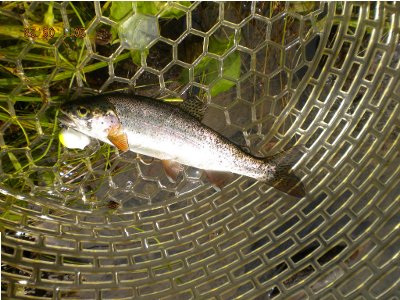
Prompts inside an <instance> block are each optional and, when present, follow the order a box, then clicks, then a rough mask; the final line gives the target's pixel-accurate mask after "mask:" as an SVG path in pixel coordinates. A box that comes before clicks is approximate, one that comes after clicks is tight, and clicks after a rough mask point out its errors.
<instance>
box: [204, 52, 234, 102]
mask: <svg viewBox="0 0 400 300" xmlns="http://www.w3.org/2000/svg"><path fill="white" fill-rule="evenodd" d="M240 63H241V59H240V55H239V53H237V52H234V53H232V54H230V55H229V56H228V57H227V58H225V59H224V64H223V72H222V73H223V76H224V77H227V78H232V79H233V80H235V79H239V77H240ZM234 85H235V82H234V81H232V80H227V79H224V78H220V79H218V80H217V82H216V83H215V84H214V85H213V86H212V87H211V91H210V92H211V96H216V95H218V94H220V93H223V92H225V91H227V90H229V89H230V88H231V87H233V86H234Z"/></svg>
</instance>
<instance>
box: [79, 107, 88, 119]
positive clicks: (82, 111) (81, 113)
mask: <svg viewBox="0 0 400 300" xmlns="http://www.w3.org/2000/svg"><path fill="white" fill-rule="evenodd" d="M88 113H89V110H88V109H87V108H86V107H84V106H79V107H78V115H79V116H80V117H82V118H83V117H86V116H87V114H88Z"/></svg>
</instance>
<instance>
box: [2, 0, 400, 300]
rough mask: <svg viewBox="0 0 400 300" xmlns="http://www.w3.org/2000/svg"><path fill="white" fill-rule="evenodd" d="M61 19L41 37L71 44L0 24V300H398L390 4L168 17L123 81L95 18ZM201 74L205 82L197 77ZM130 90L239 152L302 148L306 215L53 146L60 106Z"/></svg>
mask: <svg viewBox="0 0 400 300" xmlns="http://www.w3.org/2000/svg"><path fill="white" fill-rule="evenodd" d="M74 3H75V5H73V4H71V3H70V2H55V3H54V4H53V5H54V7H53V10H54V15H55V16H56V17H55V18H56V20H55V21H54V22H55V23H54V26H55V27H56V26H59V27H60V28H63V30H72V28H73V27H74V26H75V27H78V26H83V25H84V29H85V33H86V34H85V36H84V37H81V38H75V39H72V38H70V37H65V36H62V35H58V36H56V37H54V38H53V39H51V40H40V39H32V38H27V37H25V36H18V35H17V34H14V33H13V28H14V27H16V26H21V25H23V26H25V27H28V28H29V26H32V24H34V23H38V22H40V21H41V19H42V18H43V14H44V13H45V12H46V10H47V7H48V5H49V4H48V3H46V4H43V3H39V2H32V3H23V2H21V3H20V4H18V5H16V6H14V7H10V5H11V4H10V3H7V2H5V3H3V4H1V8H0V16H1V20H2V22H4V23H5V22H6V21H5V20H7V25H5V24H3V25H1V26H2V27H4V26H9V30H8V32H0V37H2V39H1V44H0V62H1V65H2V68H1V74H2V77H1V78H0V105H1V112H0V117H1V120H0V145H1V152H0V163H1V165H0V166H1V170H0V193H1V196H0V207H1V210H0V222H1V223H0V224H1V234H2V236H1V237H2V279H1V280H2V285H1V287H2V296H3V297H4V298H5V299H25V298H26V299H36V298H38V299H39V298H40V299H132V298H136V297H143V298H148V299H193V298H202V299H234V298H238V297H243V298H245V299H274V298H276V299H310V298H312V299H370V298H379V299H399V298H400V293H399V290H400V288H399V278H400V268H399V256H398V253H399V249H400V238H399V236H400V235H399V224H400V219H399V216H400V208H399V207H400V198H399V190H400V188H399V181H400V176H399V165H400V163H399V162H400V160H399V136H398V134H399V115H400V114H399V99H400V83H399V82H400V81H399V76H400V43H399V35H400V5H399V3H384V2H377V3H367V2H362V3H355V2H354V3H353V2H347V3H341V2H329V3H319V2H314V3H307V2H298V3H288V2H251V3H248V2H236V3H233V2H232V3H230V2H227V3H213V2H206V3H202V2H195V3H191V4H190V3H189V4H188V5H184V4H183V3H181V4H179V3H170V4H168V5H169V7H172V8H173V9H174V10H175V11H179V17H176V18H163V17H162V15H158V19H157V20H158V22H159V25H160V36H159V37H158V38H156V39H155V40H153V41H152V42H151V44H150V45H149V46H148V47H147V49H148V51H147V52H146V51H143V52H142V53H140V52H139V55H138V56H137V57H138V58H137V59H138V60H139V61H137V60H136V63H134V61H133V60H134V59H133V58H132V56H133V54H132V53H131V52H130V51H129V50H127V49H125V48H124V46H123V45H121V43H120V42H119V41H118V40H117V41H116V42H114V43H112V44H111V43H109V42H108V41H107V38H109V36H110V32H112V29H113V28H116V27H117V25H118V22H116V21H115V20H112V18H110V6H109V3H108V4H107V3H98V2H97V3H90V4H86V6H85V7H88V9H87V11H84V12H83V11H81V13H80V14H78V13H77V11H78V12H79V5H78V3H77V2H74ZM165 5H167V4H165ZM78 16H79V17H78ZM57 18H58V19H57ZM79 19H81V20H79ZM82 23H83V24H82ZM4 36H6V37H7V39H5V38H4ZM224 39H225V40H230V42H229V43H228V44H226V45H227V46H226V47H225V48H226V49H223V51H217V53H216V52H215V51H214V52H213V51H211V48H212V47H211V44H212V42H213V41H215V40H224ZM104 40H106V41H104ZM232 57H234V58H235V59H237V61H239V63H240V64H239V65H240V74H239V76H233V75H232V74H231V73H229V72H225V71H224V70H226V69H229V68H230V62H231V61H232ZM204 59H208V60H209V61H212V62H213V64H214V65H215V66H217V68H215V71H214V72H215V73H217V74H216V75H213V76H212V77H210V75H209V74H206V75H204V74H203V75H199V74H197V73H196V67H198V66H199V65H201V64H202V62H204ZM35 70H36V71H35ZM37 70H41V73H37ZM182 74H187V79H186V80H182ZM204 76H206V77H207V76H209V77H208V78H211V79H209V80H208V81H207V80H205V79H204V78H205V77H204ZM221 78H222V79H224V80H225V82H229V84H228V85H229V89H226V90H224V91H223V92H221V93H218V94H214V93H213V86H216V85H217V84H218V80H221ZM124 88H130V89H133V90H134V91H135V92H136V93H138V94H143V95H148V96H153V97H169V98H172V97H180V98H185V97H187V96H188V95H189V94H190V95H192V94H196V95H197V96H198V97H200V98H201V99H202V101H204V102H206V103H207V105H208V110H207V113H206V116H205V119H204V123H205V124H207V125H209V126H210V127H212V128H214V129H215V130H217V131H218V132H220V133H221V134H223V135H224V136H226V137H228V138H229V139H230V140H232V141H234V142H235V143H238V144H241V145H242V146H243V147H247V148H248V149H249V151H250V152H252V153H259V154H263V155H266V154H267V153H276V152H277V151H280V150H282V149H288V148H290V147H292V146H293V145H294V144H300V145H302V146H301V147H302V149H303V150H304V151H303V152H304V155H303V156H302V158H301V160H300V161H299V163H298V164H297V165H296V167H295V170H296V172H297V174H298V175H299V176H300V177H301V178H302V180H303V182H304V184H305V186H306V189H307V196H306V197H305V198H303V199H301V200H297V199H293V198H292V197H290V196H287V195H286V194H284V193H281V192H279V191H277V190H275V189H273V188H271V187H269V186H266V185H264V184H261V183H259V182H256V181H254V180H251V179H249V178H246V177H243V176H235V177H234V178H233V179H232V181H231V182H230V183H229V184H228V185H227V186H225V187H224V188H222V189H221V190H218V189H216V188H215V187H214V186H213V185H212V184H210V183H209V182H208V180H207V179H206V178H205V176H204V174H203V172H202V171H201V170H197V169H194V168H191V167H185V169H184V172H183V174H182V175H181V176H180V177H179V178H178V180H177V181H175V182H172V181H170V180H169V179H168V178H167V176H166V175H165V173H164V171H163V170H162V167H161V163H160V161H158V160H155V159H152V158H149V157H144V156H139V155H136V154H135V153H119V152H118V151H117V150H115V149H113V148H112V147H110V146H107V145H103V144H101V143H96V142H93V143H92V144H91V145H89V147H87V148H86V149H85V150H79V151H78V150H72V149H66V148H64V147H62V146H60V144H59V142H58V138H57V132H58V122H57V120H56V117H57V108H58V106H59V104H60V103H61V102H63V101H66V99H67V98H77V97H79V95H80V94H82V93H85V92H93V93H94V92H107V91H113V90H118V89H124ZM194 155H195V154H194Z"/></svg>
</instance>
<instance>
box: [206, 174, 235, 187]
mask: <svg viewBox="0 0 400 300" xmlns="http://www.w3.org/2000/svg"><path fill="white" fill-rule="evenodd" d="M205 173H206V175H207V178H208V180H210V182H211V183H212V184H214V185H215V186H217V187H218V188H220V189H222V188H223V187H224V186H226V185H227V184H228V183H229V182H230V181H232V178H233V174H232V173H229V172H220V171H209V170H206V171H205Z"/></svg>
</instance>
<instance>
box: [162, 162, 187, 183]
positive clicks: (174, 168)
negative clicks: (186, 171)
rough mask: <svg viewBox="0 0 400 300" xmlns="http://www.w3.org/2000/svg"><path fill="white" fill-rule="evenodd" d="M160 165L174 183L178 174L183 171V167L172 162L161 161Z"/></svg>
mask: <svg viewBox="0 0 400 300" xmlns="http://www.w3.org/2000/svg"><path fill="white" fill-rule="evenodd" d="M161 163H162V165H163V167H164V170H165V173H167V175H168V177H170V178H171V179H172V180H173V181H176V180H177V179H178V176H179V174H180V173H181V172H182V171H183V166H182V165H181V164H180V163H178V162H176V161H173V160H162V161H161Z"/></svg>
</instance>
